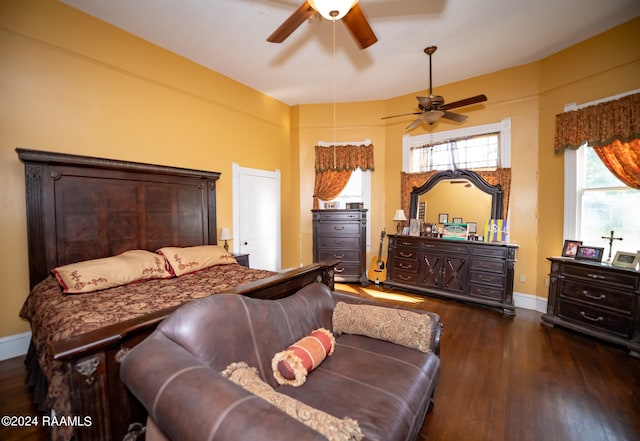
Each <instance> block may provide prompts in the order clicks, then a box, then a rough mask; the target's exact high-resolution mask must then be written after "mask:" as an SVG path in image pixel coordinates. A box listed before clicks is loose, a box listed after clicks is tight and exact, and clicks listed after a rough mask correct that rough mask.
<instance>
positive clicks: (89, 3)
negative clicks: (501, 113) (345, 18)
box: [61, 0, 640, 105]
mask: <svg viewBox="0 0 640 441" xmlns="http://www.w3.org/2000/svg"><path fill="white" fill-rule="evenodd" d="M61 1H62V2H63V3H66V4H68V5H70V6H73V7H75V8H78V9H80V10H82V11H84V12H86V13H88V14H90V15H93V16H96V17H98V18H100V19H101V20H104V21H106V22H108V23H111V24H113V25H115V26H117V27H119V28H122V29H124V30H126V31H128V32H130V33H132V34H135V35H137V36H139V37H141V38H143V39H145V40H148V41H150V42H152V43H154V44H156V45H158V46H161V47H164V48H166V49H168V50H170V51H172V52H175V53H177V54H180V55H182V56H184V57H185V58H188V59H190V60H192V61H194V62H196V63H199V64H201V65H203V66H206V67H208V68H210V69H212V70H214V71H216V72H219V73H221V74H224V75H226V76H229V77H231V78H233V79H235V80H236V81H239V82H240V83H243V84H246V85H248V86H250V87H252V88H254V89H257V90H259V91H261V92H263V93H265V94H267V95H269V96H272V97H274V98H277V99H279V100H281V101H283V102H284V103H287V104H289V105H296V104H312V103H327V102H332V101H333V100H334V98H333V97H334V95H333V87H334V82H335V100H336V101H338V102H349V101H368V100H378V99H388V98H391V97H395V96H399V95H404V94H407V93H413V92H417V91H422V90H426V89H428V86H429V80H428V57H427V55H425V54H424V52H423V50H424V48H425V47H427V46H431V45H436V46H438V51H437V52H436V53H435V55H434V56H433V86H434V89H437V86H438V85H440V84H446V83H451V82H454V81H459V80H463V79H465V78H470V77H474V76H477V75H482V74H485V73H489V72H495V71H498V70H502V69H505V68H508V67H513V66H518V65H521V64H526V63H529V62H532V61H536V60H540V59H542V58H544V57H546V56H548V55H551V54H553V53H555V52H558V51H560V50H562V49H564V48H566V47H568V46H571V45H573V44H575V43H577V42H579V41H582V40H584V39H586V38H589V37H591V36H594V35H596V34H599V33H601V32H603V31H605V30H607V29H610V28H612V27H614V26H616V25H618V24H621V23H624V22H626V21H628V20H631V19H632V18H634V17H637V16H639V15H640V1H638V0H484V1H478V0H360V6H361V8H362V9H363V11H364V13H365V15H366V16H367V18H368V19H369V22H370V24H371V27H372V28H373V31H374V32H375V33H376V35H377V37H378V42H377V43H376V44H374V45H373V46H371V47H369V48H367V49H365V50H359V49H358V47H357V46H356V44H355V42H354V41H353V40H352V38H351V35H350V34H349V33H348V31H347V30H346V28H345V26H344V24H343V23H341V22H337V24H336V27H335V29H336V43H335V46H336V48H335V58H334V55H333V23H332V22H330V21H326V20H322V19H320V18H319V16H318V17H315V18H313V19H311V20H309V21H308V22H306V23H303V24H302V25H301V26H300V27H299V28H298V29H297V30H296V31H295V32H294V33H293V34H292V35H291V36H289V38H288V39H286V40H285V41H284V42H283V43H280V44H274V43H268V42H267V41H266V38H267V37H268V36H269V35H270V34H271V33H272V32H273V31H274V30H275V29H276V28H277V27H278V26H279V25H280V24H281V23H282V22H283V21H284V20H285V19H286V18H287V17H288V16H289V15H290V14H291V13H292V12H293V11H294V10H295V9H296V8H297V7H298V6H299V5H300V4H301V3H302V1H303V0H61ZM611 50H615V48H611ZM436 92H437V91H436Z"/></svg>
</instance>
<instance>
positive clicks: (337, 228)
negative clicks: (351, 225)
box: [333, 226, 344, 231]
mask: <svg viewBox="0 0 640 441" xmlns="http://www.w3.org/2000/svg"><path fill="white" fill-rule="evenodd" d="M333 229H334V230H338V231H339V230H344V227H343V226H339V227H338V226H334V227H333Z"/></svg>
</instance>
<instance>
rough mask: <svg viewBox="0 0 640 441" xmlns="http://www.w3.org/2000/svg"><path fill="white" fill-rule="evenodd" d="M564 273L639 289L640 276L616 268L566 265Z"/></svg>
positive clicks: (600, 282) (599, 282)
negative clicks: (639, 277)
mask: <svg viewBox="0 0 640 441" xmlns="http://www.w3.org/2000/svg"><path fill="white" fill-rule="evenodd" d="M564 275H565V276H568V277H580V278H584V279H587V280H592V281H594V282H597V283H598V284H602V283H606V284H611V285H616V286H620V287H622V288H626V289H630V290H637V289H638V280H639V279H638V276H637V275H636V274H633V273H630V272H622V271H615V269H614V268H599V267H598V266H596V265H589V264H584V265H582V266H576V265H565V268H564Z"/></svg>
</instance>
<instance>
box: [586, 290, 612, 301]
mask: <svg viewBox="0 0 640 441" xmlns="http://www.w3.org/2000/svg"><path fill="white" fill-rule="evenodd" d="M582 294H583V295H584V296H585V297H588V298H590V299H593V300H603V299H606V298H607V296H606V295H604V294H600V295H599V296H593V295H591V294H589V291H587V290H586V289H585V290H583V291H582Z"/></svg>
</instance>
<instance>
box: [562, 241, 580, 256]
mask: <svg viewBox="0 0 640 441" xmlns="http://www.w3.org/2000/svg"><path fill="white" fill-rule="evenodd" d="M580 245H582V241H581V240H565V241H564V245H563V246H562V257H576V253H577V252H578V247H579V246H580Z"/></svg>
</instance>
